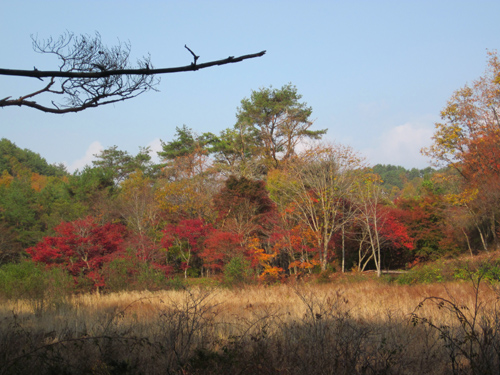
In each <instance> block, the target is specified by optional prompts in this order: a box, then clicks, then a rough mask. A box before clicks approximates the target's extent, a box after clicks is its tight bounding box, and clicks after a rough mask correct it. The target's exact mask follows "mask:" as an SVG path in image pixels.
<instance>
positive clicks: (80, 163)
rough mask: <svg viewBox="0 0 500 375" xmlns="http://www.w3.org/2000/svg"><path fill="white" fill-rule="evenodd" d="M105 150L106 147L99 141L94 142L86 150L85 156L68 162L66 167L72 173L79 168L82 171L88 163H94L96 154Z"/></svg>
mask: <svg viewBox="0 0 500 375" xmlns="http://www.w3.org/2000/svg"><path fill="white" fill-rule="evenodd" d="M103 150H104V147H102V145H101V143H100V142H99V141H95V142H92V143H91V144H90V146H89V147H88V149H87V151H85V156H83V157H82V158H80V159H77V160H75V161H73V162H72V163H71V164H67V163H66V162H65V163H64V164H66V168H67V170H68V172H70V173H73V172H74V171H75V170H77V169H78V170H80V171H81V170H82V169H83V168H84V167H85V166H86V165H91V164H92V160H95V159H96V157H95V156H94V155H95V154H99V153H100V152H101V151H103Z"/></svg>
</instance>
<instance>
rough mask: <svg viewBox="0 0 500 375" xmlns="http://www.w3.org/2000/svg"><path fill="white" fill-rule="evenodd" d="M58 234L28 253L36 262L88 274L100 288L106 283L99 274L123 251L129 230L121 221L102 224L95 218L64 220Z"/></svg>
mask: <svg viewBox="0 0 500 375" xmlns="http://www.w3.org/2000/svg"><path fill="white" fill-rule="evenodd" d="M55 232H56V236H52V237H45V238H44V239H43V240H42V241H41V242H39V243H38V244H37V245H36V246H34V247H31V248H29V249H28V250H27V252H28V253H29V254H30V255H31V258H32V259H33V260H34V261H35V262H40V263H45V264H47V265H51V266H56V267H60V268H63V269H66V270H67V271H69V273H70V274H71V275H73V276H75V277H77V276H82V275H83V276H84V277H86V278H89V279H90V280H92V281H93V282H94V285H95V286H96V287H101V286H104V284H103V279H102V277H101V275H100V274H99V271H100V269H101V268H102V266H103V264H104V263H105V262H107V261H109V260H111V259H112V257H113V256H116V255H118V254H121V252H122V251H123V247H122V244H123V240H124V236H125V235H126V230H125V228H124V227H123V225H121V224H112V223H106V224H104V225H99V224H98V223H97V222H96V220H95V219H94V218H92V217H86V218H84V219H78V220H75V221H73V222H63V223H61V224H60V225H59V226H57V227H56V228H55Z"/></svg>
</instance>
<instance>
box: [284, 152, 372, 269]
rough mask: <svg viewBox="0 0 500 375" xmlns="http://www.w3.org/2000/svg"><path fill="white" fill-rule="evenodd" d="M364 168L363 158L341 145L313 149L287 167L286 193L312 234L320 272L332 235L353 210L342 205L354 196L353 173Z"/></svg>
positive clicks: (348, 218)
mask: <svg viewBox="0 0 500 375" xmlns="http://www.w3.org/2000/svg"><path fill="white" fill-rule="evenodd" d="M363 166H364V161H363V159H362V158H361V157H360V156H359V155H358V154H357V153H356V152H354V150H353V149H351V148H350V147H346V146H342V145H328V146H316V147H315V148H312V149H310V150H307V151H306V152H304V153H302V154H301V155H300V157H298V158H296V159H294V161H293V163H290V165H289V169H288V180H289V184H288V192H287V193H288V194H289V195H290V199H291V200H292V201H293V202H294V205H295V207H296V214H297V217H298V218H299V219H300V221H301V222H302V223H303V224H304V225H306V226H308V227H309V228H310V229H311V231H312V232H313V233H314V236H315V241H316V246H315V247H316V251H317V254H318V259H319V261H320V264H321V269H322V270H325V269H326V266H327V263H328V260H329V257H330V252H329V244H330V241H331V239H332V237H333V235H334V234H335V233H337V232H339V231H340V230H341V229H342V227H343V226H344V225H346V223H347V222H348V221H349V220H350V219H351V217H352V215H353V211H352V210H346V205H345V202H346V201H347V200H349V199H350V197H351V195H352V194H353V190H352V189H353V187H354V185H355V182H356V176H357V173H356V171H357V170H359V169H360V168H362V167H363Z"/></svg>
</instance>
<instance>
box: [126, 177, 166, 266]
mask: <svg viewBox="0 0 500 375" xmlns="http://www.w3.org/2000/svg"><path fill="white" fill-rule="evenodd" d="M117 203H118V206H119V211H120V214H121V216H122V218H123V220H124V221H125V223H126V224H127V227H128V228H129V229H130V231H131V233H132V234H133V236H132V240H133V245H134V248H135V249H136V253H137V256H138V258H139V259H141V260H144V261H154V260H155V258H156V257H157V252H158V251H157V245H158V242H159V239H160V233H159V231H160V225H161V214H160V208H159V206H158V203H157V201H156V200H155V188H154V183H153V181H152V180H151V179H150V178H149V177H147V176H145V175H144V174H143V173H142V172H141V171H140V170H137V171H136V172H134V173H132V174H131V175H130V176H129V177H128V178H127V179H126V180H124V181H123V182H122V184H121V189H120V193H119V195H118V197H117Z"/></svg>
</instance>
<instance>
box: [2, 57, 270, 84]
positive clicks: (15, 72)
mask: <svg viewBox="0 0 500 375" xmlns="http://www.w3.org/2000/svg"><path fill="white" fill-rule="evenodd" d="M265 53H266V51H261V52H258V53H252V54H249V55H243V56H239V57H234V56H229V57H227V58H225V59H221V60H216V61H209V62H206V63H203V64H198V65H185V66H178V67H173V68H161V69H148V68H142V69H121V70H108V71H101V72H66V71H57V70H52V71H43V70H20V69H3V68H0V75H4V76H19V77H33V78H41V77H63V78H104V77H110V76H117V75H156V74H169V73H181V72H191V71H196V70H200V69H205V68H210V67H212V66H216V65H226V64H231V63H237V62H241V61H243V60H248V59H253V58H256V57H262V56H264V55H265ZM198 57H199V56H198Z"/></svg>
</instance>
